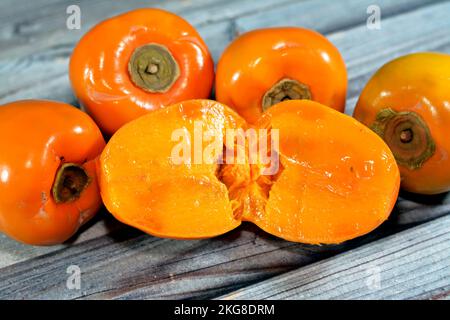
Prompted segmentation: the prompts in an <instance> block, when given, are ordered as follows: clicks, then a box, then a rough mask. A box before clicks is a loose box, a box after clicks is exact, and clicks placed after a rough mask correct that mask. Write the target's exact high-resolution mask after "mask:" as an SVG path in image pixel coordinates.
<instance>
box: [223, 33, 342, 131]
mask: <svg viewBox="0 0 450 320" xmlns="http://www.w3.org/2000/svg"><path fill="white" fill-rule="evenodd" d="M215 91H216V98H217V100H218V101H220V102H222V103H224V104H226V105H228V106H230V107H232V108H233V109H235V110H236V111H237V112H238V113H239V114H240V115H241V116H242V117H244V118H245V119H246V120H247V122H249V123H255V122H256V121H257V120H258V119H259V117H260V116H261V114H262V113H263V112H264V111H265V110H266V109H268V108H269V107H270V106H272V105H274V104H276V103H278V102H280V101H284V100H291V99H311V100H314V101H317V102H319V103H321V104H324V105H326V106H328V107H331V108H333V109H336V110H338V111H341V112H343V111H344V108H345V98H346V92H347V71H346V67H345V63H344V60H343V59H342V57H341V55H340V53H339V51H338V49H337V48H336V47H335V46H334V45H333V44H332V43H331V42H330V41H328V40H327V39H326V38H325V37H324V36H322V35H321V34H319V33H317V32H315V31H312V30H308V29H303V28H296V27H282V28H268V29H258V30H254V31H250V32H247V33H244V34H242V35H240V36H239V37H237V38H236V39H235V40H234V41H233V42H232V43H231V44H230V45H229V46H228V47H227V48H226V49H225V51H224V52H223V54H222V56H221V58H220V60H219V63H218V65H217V75H216V90H215Z"/></svg>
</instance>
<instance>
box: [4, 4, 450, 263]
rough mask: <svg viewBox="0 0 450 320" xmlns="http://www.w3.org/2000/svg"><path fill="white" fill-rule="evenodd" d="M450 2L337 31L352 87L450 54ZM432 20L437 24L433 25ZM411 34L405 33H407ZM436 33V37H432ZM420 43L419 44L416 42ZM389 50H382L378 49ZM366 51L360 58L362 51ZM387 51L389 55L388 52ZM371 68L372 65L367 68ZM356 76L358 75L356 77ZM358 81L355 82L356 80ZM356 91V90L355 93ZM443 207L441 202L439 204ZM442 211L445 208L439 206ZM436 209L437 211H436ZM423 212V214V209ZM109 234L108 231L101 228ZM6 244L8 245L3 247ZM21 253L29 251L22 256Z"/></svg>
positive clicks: (334, 38)
mask: <svg viewBox="0 0 450 320" xmlns="http://www.w3.org/2000/svg"><path fill="white" fill-rule="evenodd" d="M449 8H450V5H449V3H448V2H447V3H444V4H438V5H437V6H431V7H425V8H422V9H420V10H416V11H413V12H409V13H407V14H404V15H399V16H395V17H393V18H391V19H385V21H384V22H383V28H382V30H379V31H370V30H367V29H366V28H365V27H364V26H360V27H355V28H353V29H350V30H347V31H345V32H335V33H333V34H331V35H330V39H332V41H334V42H335V43H336V44H337V45H338V46H339V47H341V51H342V54H343V55H344V57H345V58H346V60H347V65H348V66H349V75H350V88H352V87H353V86H360V87H361V86H362V85H363V84H361V81H360V80H361V79H360V78H361V69H362V70H364V72H365V73H363V75H362V76H363V77H368V76H369V75H370V73H371V72H372V70H375V69H376V68H377V67H379V66H380V65H381V64H382V63H384V62H385V61H387V60H388V59H390V57H391V56H396V55H400V54H404V53H407V52H411V51H414V50H415V49H416V48H417V47H418V48H419V49H423V50H425V48H437V49H439V48H443V49H445V50H446V51H447V52H449V47H448V45H449V43H450V39H449V36H448V35H445V32H446V30H449V28H450V21H448V19H443V16H445V14H446V12H448V11H449ZM429 19H432V20H433V21H436V23H434V24H429V23H428V21H429ZM405 29H406V30H410V32H404V30H405ZM433 34H435V35H436V36H432V35H433ZM415 41H417V42H415ZM380 47H382V48H385V49H383V50H378V49H377V48H380ZM361 51H364V54H363V55H362V56H361V57H359V56H358V52H361ZM386 51H387V53H386ZM367 65H368V66H367ZM354 74H356V76H353V75H354ZM353 79H355V80H353ZM0 81H1V80H0ZM355 91H356V90H355ZM354 102H355V98H354V97H353V98H351V99H350V101H349V106H350V108H348V109H351V107H352V106H353V105H354ZM436 204H439V202H436ZM439 208H441V207H439ZM436 210H439V209H434V211H433V212H436ZM419 212H421V211H420V210H419ZM99 230H103V231H105V232H106V230H105V229H104V228H100V229H99ZM3 243H4V244H3ZM0 244H1V245H2V247H0V248H1V249H0V250H1V252H2V255H3V256H2V258H3V259H2V265H8V264H11V263H14V262H16V261H20V260H21V259H25V258H27V257H30V255H31V256H35V255H39V252H48V251H49V250H51V249H46V250H42V249H33V250H29V249H27V250H23V247H24V246H20V245H18V246H19V247H20V248H21V249H20V250H15V251H14V252H16V253H15V254H14V255H12V254H11V253H10V252H11V246H13V244H11V243H10V242H8V240H6V239H5V240H3V241H2V242H0ZM20 252H27V253H29V254H30V255H28V254H25V253H24V254H23V258H21V257H20Z"/></svg>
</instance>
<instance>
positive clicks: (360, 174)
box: [98, 100, 400, 244]
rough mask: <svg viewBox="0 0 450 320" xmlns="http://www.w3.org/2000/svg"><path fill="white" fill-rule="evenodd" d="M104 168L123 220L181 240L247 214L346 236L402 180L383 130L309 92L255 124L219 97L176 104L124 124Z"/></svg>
mask: <svg viewBox="0 0 450 320" xmlns="http://www.w3.org/2000/svg"><path fill="white" fill-rule="evenodd" d="M242 133H243V135H244V137H245V140H244V143H242V140H240V137H241V136H240V134H242ZM251 137H253V138H254V139H253V140H251ZM255 145H256V146H257V148H254V147H255ZM264 145H265V146H266V147H267V148H266V149H265V150H264V149H263V148H262V146H264ZM261 150H263V151H262V152H261ZM264 155H265V156H266V157H263V156H264ZM268 159H269V161H267V160H268ZM263 160H264V161H263ZM98 169H99V176H100V189H101V194H102V198H103V201H104V203H105V205H106V207H107V208H108V210H109V211H110V212H111V213H112V214H113V215H114V216H115V217H117V218H118V219H119V220H120V221H122V222H124V223H127V224H129V225H132V226H134V227H137V228H139V229H141V230H143V231H145V232H147V233H149V234H152V235H156V236H160V237H170V238H177V239H198V238H207V237H213V236H217V235H220V234H223V233H226V232H228V231H230V230H232V229H234V228H236V227H237V226H239V224H240V223H241V221H250V222H253V223H255V224H257V225H258V226H259V227H261V228H262V229H264V230H265V231H267V232H269V233H271V234H273V235H275V236H278V237H281V238H284V239H287V240H290V241H296V242H303V243H312V244H318V243H340V242H342V241H345V240H349V239H352V238H355V237H358V236H361V235H363V234H366V233H368V232H370V231H371V230H373V229H375V228H376V227H377V226H378V225H380V224H381V223H382V222H383V221H384V220H386V219H387V218H388V216H389V214H390V212H391V210H392V208H393V205H394V203H395V200H396V198H397V194H398V189H399V182H400V179H399V171H398V167H397V165H396V162H395V159H394V157H393V155H392V153H391V151H390V150H389V148H388V146H387V145H386V144H385V143H384V141H383V140H382V139H381V138H380V137H378V136H377V135H376V134H375V133H373V132H372V131H371V130H370V129H368V128H367V127H365V126H364V125H362V124H360V123H359V122H358V121H356V120H355V119H353V118H351V117H349V116H347V115H344V114H341V113H339V112H337V111H335V110H332V109H331V108H328V107H325V106H323V105H321V104H319V103H316V102H312V101H307V100H292V101H285V102H282V103H279V104H277V105H274V106H273V107H271V108H270V109H268V110H267V111H266V112H265V113H264V114H263V116H262V117H261V119H260V120H259V121H258V123H257V124H256V125H255V126H250V125H248V124H247V123H246V122H245V121H244V120H243V119H242V118H241V117H240V116H239V115H237V114H236V113H235V112H234V111H233V110H231V109H230V108H228V107H226V106H225V105H223V104H220V103H218V102H214V101H210V100H191V101H186V102H183V103H179V104H175V105H172V106H169V107H167V108H165V109H162V110H159V111H155V112H153V113H151V114H149V115H146V116H143V117H141V118H139V119H137V120H134V121H132V122H130V123H129V124H127V125H125V126H124V127H123V128H121V129H120V130H118V131H117V132H116V134H115V135H114V136H113V137H112V138H111V140H110V141H109V143H108V145H107V146H106V148H105V150H104V152H103V153H102V156H101V158H100V162H99V168H98Z"/></svg>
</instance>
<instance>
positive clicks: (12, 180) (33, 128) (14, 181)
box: [0, 100, 105, 245]
mask: <svg viewBox="0 0 450 320" xmlns="http://www.w3.org/2000/svg"><path fill="white" fill-rule="evenodd" d="M104 146H105V141H104V139H103V136H102V134H101V132H100V130H99V128H98V127H97V125H96V124H95V122H94V121H93V120H92V119H91V118H90V117H89V116H88V115H87V114H85V113H84V112H82V111H80V110H78V109H76V108H75V107H72V106H70V105H67V104H64V103H59V102H52V101H42V100H41V101H39V100H23V101H17V102H13V103H8V104H5V105H2V106H0V149H1V150H2V152H1V153H0V231H1V232H3V233H5V234H7V235H8V236H10V237H12V238H14V239H16V240H18V241H21V242H24V243H27V244H33V245H51V244H57V243H61V242H64V241H65V240H67V239H68V238H69V237H70V236H72V235H73V234H74V233H75V232H76V231H77V230H78V228H79V227H80V226H81V225H83V224H84V223H86V222H87V221H88V220H89V219H90V218H92V217H93V216H94V214H95V213H96V212H97V210H98V209H99V207H100V205H101V198H100V192H99V188H98V184H97V174H96V170H95V169H96V165H95V161H96V158H97V157H98V155H99V154H100V153H101V152H102V150H103V148H104Z"/></svg>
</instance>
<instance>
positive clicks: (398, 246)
mask: <svg viewBox="0 0 450 320" xmlns="http://www.w3.org/2000/svg"><path fill="white" fill-rule="evenodd" d="M448 297H450V216H447V217H443V218H440V219H437V220H435V221H432V222H429V223H427V224H423V225H420V226H418V227H415V228H413V229H409V230H407V231H403V232H401V233H398V234H395V235H393V236H390V237H387V238H385V239H381V240H378V241H375V242H372V243H370V244H368V245H365V246H363V247H360V248H358V249H354V250H352V251H349V252H346V253H344V254H341V255H339V256H336V257H333V258H330V259H327V260H324V261H320V262H317V263H314V264H311V265H309V266H307V267H304V268H302V269H298V270H295V271H292V272H289V273H286V274H283V275H281V276H277V277H274V278H272V279H269V280H266V281H263V282H261V283H258V284H255V285H252V286H249V287H247V288H244V289H241V290H238V291H236V292H233V293H230V294H228V295H225V296H223V297H221V299H255V300H259V299H443V298H448Z"/></svg>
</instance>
